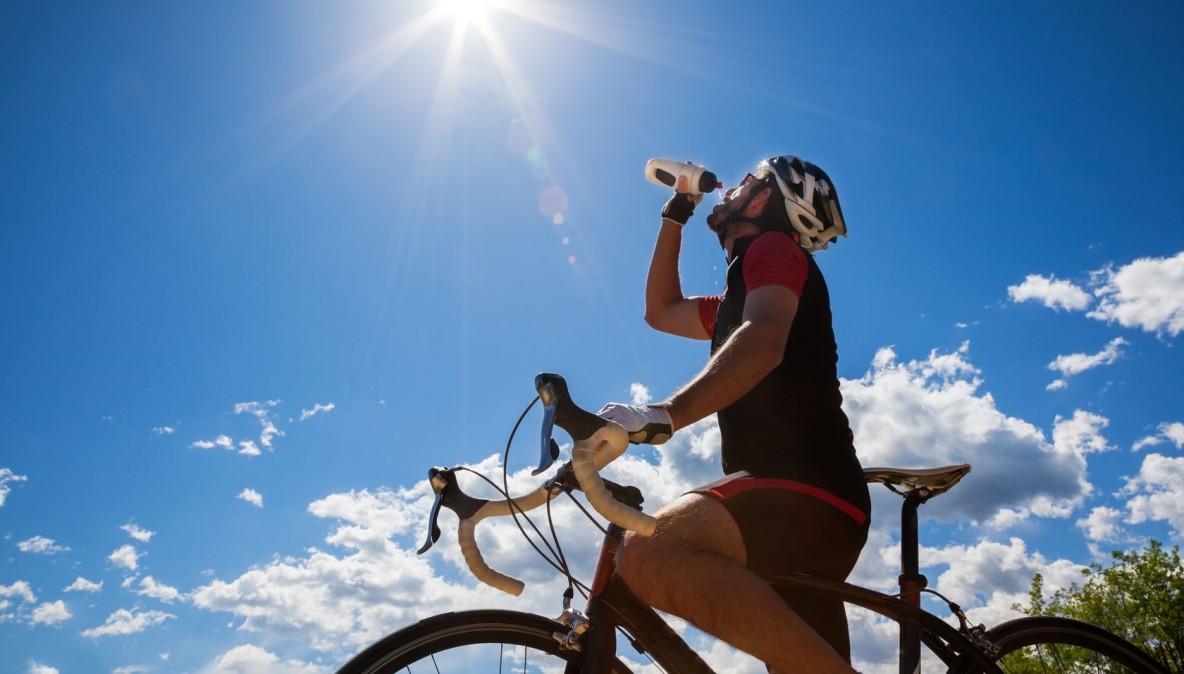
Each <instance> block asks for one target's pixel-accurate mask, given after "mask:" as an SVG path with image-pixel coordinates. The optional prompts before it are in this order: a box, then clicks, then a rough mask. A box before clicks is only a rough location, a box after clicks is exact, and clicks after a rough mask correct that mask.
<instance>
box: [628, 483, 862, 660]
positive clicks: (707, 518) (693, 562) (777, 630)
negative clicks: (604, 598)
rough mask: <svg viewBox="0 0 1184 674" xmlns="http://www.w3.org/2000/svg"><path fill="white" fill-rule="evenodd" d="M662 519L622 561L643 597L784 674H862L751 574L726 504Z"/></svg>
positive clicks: (686, 503)
mask: <svg viewBox="0 0 1184 674" xmlns="http://www.w3.org/2000/svg"><path fill="white" fill-rule="evenodd" d="M657 519H658V527H657V529H656V531H655V532H654V535H653V536H651V537H648V538H647V537H644V536H638V535H636V534H632V533H630V534H629V535H628V536H626V537H625V541H624V544H623V545H622V546H621V548H620V550H619V551H618V553H617V571H618V573H620V575H621V577H622V578H623V579H624V580H625V582H626V583H627V584H628V585H629V587H630V589H632V590H633V592H634V593H636V594H637V595H638V596H639V597H641V598H642V599H643V600H645V601H646V602H648V603H649V604H650V605H651V606H653V607H654V608H656V609H658V610H660V611H665V612H667V613H672V614H674V615H676V616H679V617H681V618H683V619H685V620H687V621H688V622H690V623H691V624H693V625H695V626H696V627H698V628H699V629H701V630H703V631H705V632H707V633H709V634H711V635H714V636H715V637H717V638H719V639H722V640H724V641H726V642H728V643H729V644H731V645H733V646H735V647H736V648H739V649H740V650H742V651H745V652H747V653H749V654H751V655H753V656H755V657H757V658H759V659H760V660H761V661H763V662H765V663H766V664H768V665H769V666H771V667H773V668H776V669H777V670H780V671H782V672H822V673H825V672H843V673H845V674H846V673H850V672H854V671H855V670H853V669H851V666H850V665H848V664H847V663H846V662H845V661H844V660H843V659H842V658H841V657H840V656H839V654H838V653H836V652H835V651H834V649H832V648H831V647H830V645H829V644H827V643H826V641H824V640H823V639H822V637H820V636H818V634H816V633H815V632H814V631H813V630H812V629H810V627H809V626H808V625H807V624H806V623H805V622H803V621H802V619H801V618H799V617H798V616H797V615H796V614H795V613H794V612H793V611H791V610H790V609H789V607H788V606H786V605H785V602H783V601H782V600H781V597H779V596H778V595H777V593H776V592H775V591H774V590H773V588H772V587H770V586H769V584H768V583H766V582H765V581H763V580H761V578H760V577H759V576H757V575H756V574H754V573H752V572H751V571H749V570H748V569H747V568H745V561H746V553H745V547H744V541H743V539H742V538H741V535H740V529H739V528H738V527H737V526H736V523H735V521H733V520H732V516H731V515H730V514H729V513H728V511H727V509H726V508H724V506H723V505H722V504H720V503H719V502H718V501H716V500H714V499H712V498H710V497H708V496H703V495H701V494H687V495H685V496H683V497H682V498H680V499H678V500H676V501H674V502H673V503H670V504H668V505H667V506H665V507H663V508H662V509H661V510H659V511H658V513H657Z"/></svg>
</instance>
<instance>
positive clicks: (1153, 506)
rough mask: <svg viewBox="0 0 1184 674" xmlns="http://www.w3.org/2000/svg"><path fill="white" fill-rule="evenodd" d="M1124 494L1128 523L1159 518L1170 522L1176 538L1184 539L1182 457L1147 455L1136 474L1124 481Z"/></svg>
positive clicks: (1183, 475)
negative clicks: (1128, 496)
mask: <svg viewBox="0 0 1184 674" xmlns="http://www.w3.org/2000/svg"><path fill="white" fill-rule="evenodd" d="M1124 493H1125V494H1128V495H1131V499H1130V500H1129V501H1128V502H1127V505H1126V507H1127V511H1128V512H1129V516H1128V518H1127V521H1128V522H1130V523H1131V524H1140V523H1142V522H1149V521H1162V522H1167V523H1168V524H1169V525H1171V527H1172V529H1173V530H1174V532H1173V536H1174V538H1175V539H1177V540H1180V539H1184V498H1181V497H1180V495H1181V494H1184V457H1179V458H1173V457H1166V456H1162V455H1160V454H1148V455H1147V456H1146V457H1144V458H1143V465H1142V466H1141V468H1140V470H1139V474H1138V475H1137V476H1135V477H1134V478H1131V479H1130V480H1128V481H1127V485H1126V487H1125V489H1124Z"/></svg>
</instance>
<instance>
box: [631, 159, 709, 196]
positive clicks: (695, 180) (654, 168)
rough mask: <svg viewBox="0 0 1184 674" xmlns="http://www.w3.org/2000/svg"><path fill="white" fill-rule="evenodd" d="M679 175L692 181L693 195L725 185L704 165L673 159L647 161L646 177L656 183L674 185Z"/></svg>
mask: <svg viewBox="0 0 1184 674" xmlns="http://www.w3.org/2000/svg"><path fill="white" fill-rule="evenodd" d="M679 176H686V177H687V181H688V182H689V183H690V193H691V195H693V196H698V195H700V194H703V193H704V192H710V191H712V190H714V189H716V188H717V187H723V186H724V185H723V183H721V182H720V181H719V179H718V178H716V177H715V174H714V173H712V172H711V171H708V170H707V169H705V168H703V167H702V166H695V165H694V164H687V163H684V162H680V161H674V160H673V159H651V160H649V161H648V162H646V163H645V178H646V180H648V181H650V182H651V183H654V184H655V185H665V186H667V187H674V186H675V185H676V184H677V183H678V178H679Z"/></svg>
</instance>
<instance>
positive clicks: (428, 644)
mask: <svg viewBox="0 0 1184 674" xmlns="http://www.w3.org/2000/svg"><path fill="white" fill-rule="evenodd" d="M565 629H566V628H564V627H563V626H562V625H560V624H559V623H557V622H555V621H554V620H549V619H547V618H544V617H542V616H537V615H532V614H529V613H518V612H516V611H498V610H483V611H462V612H458V613H444V614H442V615H438V616H433V617H431V618H427V619H425V620H421V621H420V622H417V623H415V624H413V625H409V626H407V627H404V628H403V629H401V630H399V631H398V632H394V633H393V634H390V635H388V636H386V637H384V638H383V639H382V640H380V641H378V642H377V643H375V644H374V645H372V646H370V647H369V648H367V649H366V650H364V651H362V652H361V653H359V654H357V655H356V656H354V658H353V659H352V660H350V661H349V662H347V663H346V664H345V665H344V666H343V667H342V668H341V669H339V670H337V674H393V673H394V672H410V673H411V674H415V673H416V672H439V673H441V674H448V673H449V672H523V673H531V672H540V673H541V672H556V671H558V672H562V671H564V670H565V669H566V668H567V665H569V664H572V665H578V662H579V656H580V653H579V652H576V651H565V650H562V649H561V648H560V646H559V643H558V642H557V641H556V640H555V638H554V637H553V636H552V635H553V634H554V633H555V632H561V631H564V630H565ZM612 671H613V672H614V673H615V674H629V670H628V669H627V668H626V667H625V666H624V665H622V664H621V663H620V661H616V660H614V662H613V666H612Z"/></svg>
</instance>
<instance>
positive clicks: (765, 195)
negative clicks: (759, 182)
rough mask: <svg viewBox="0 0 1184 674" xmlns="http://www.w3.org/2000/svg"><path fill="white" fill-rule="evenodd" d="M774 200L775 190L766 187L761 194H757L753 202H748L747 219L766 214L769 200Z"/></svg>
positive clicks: (745, 212)
mask: <svg viewBox="0 0 1184 674" xmlns="http://www.w3.org/2000/svg"><path fill="white" fill-rule="evenodd" d="M772 198H773V188H772V187H765V188H763V189H762V190H761V191H760V192H757V193H756V196H754V197H753V198H752V201H750V202H748V206H746V207H745V208H744V215H745V217H749V218H755V217H757V216H759V215H760V214H761V213H764V212H765V205H766V204H768V203H769V199H772Z"/></svg>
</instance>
